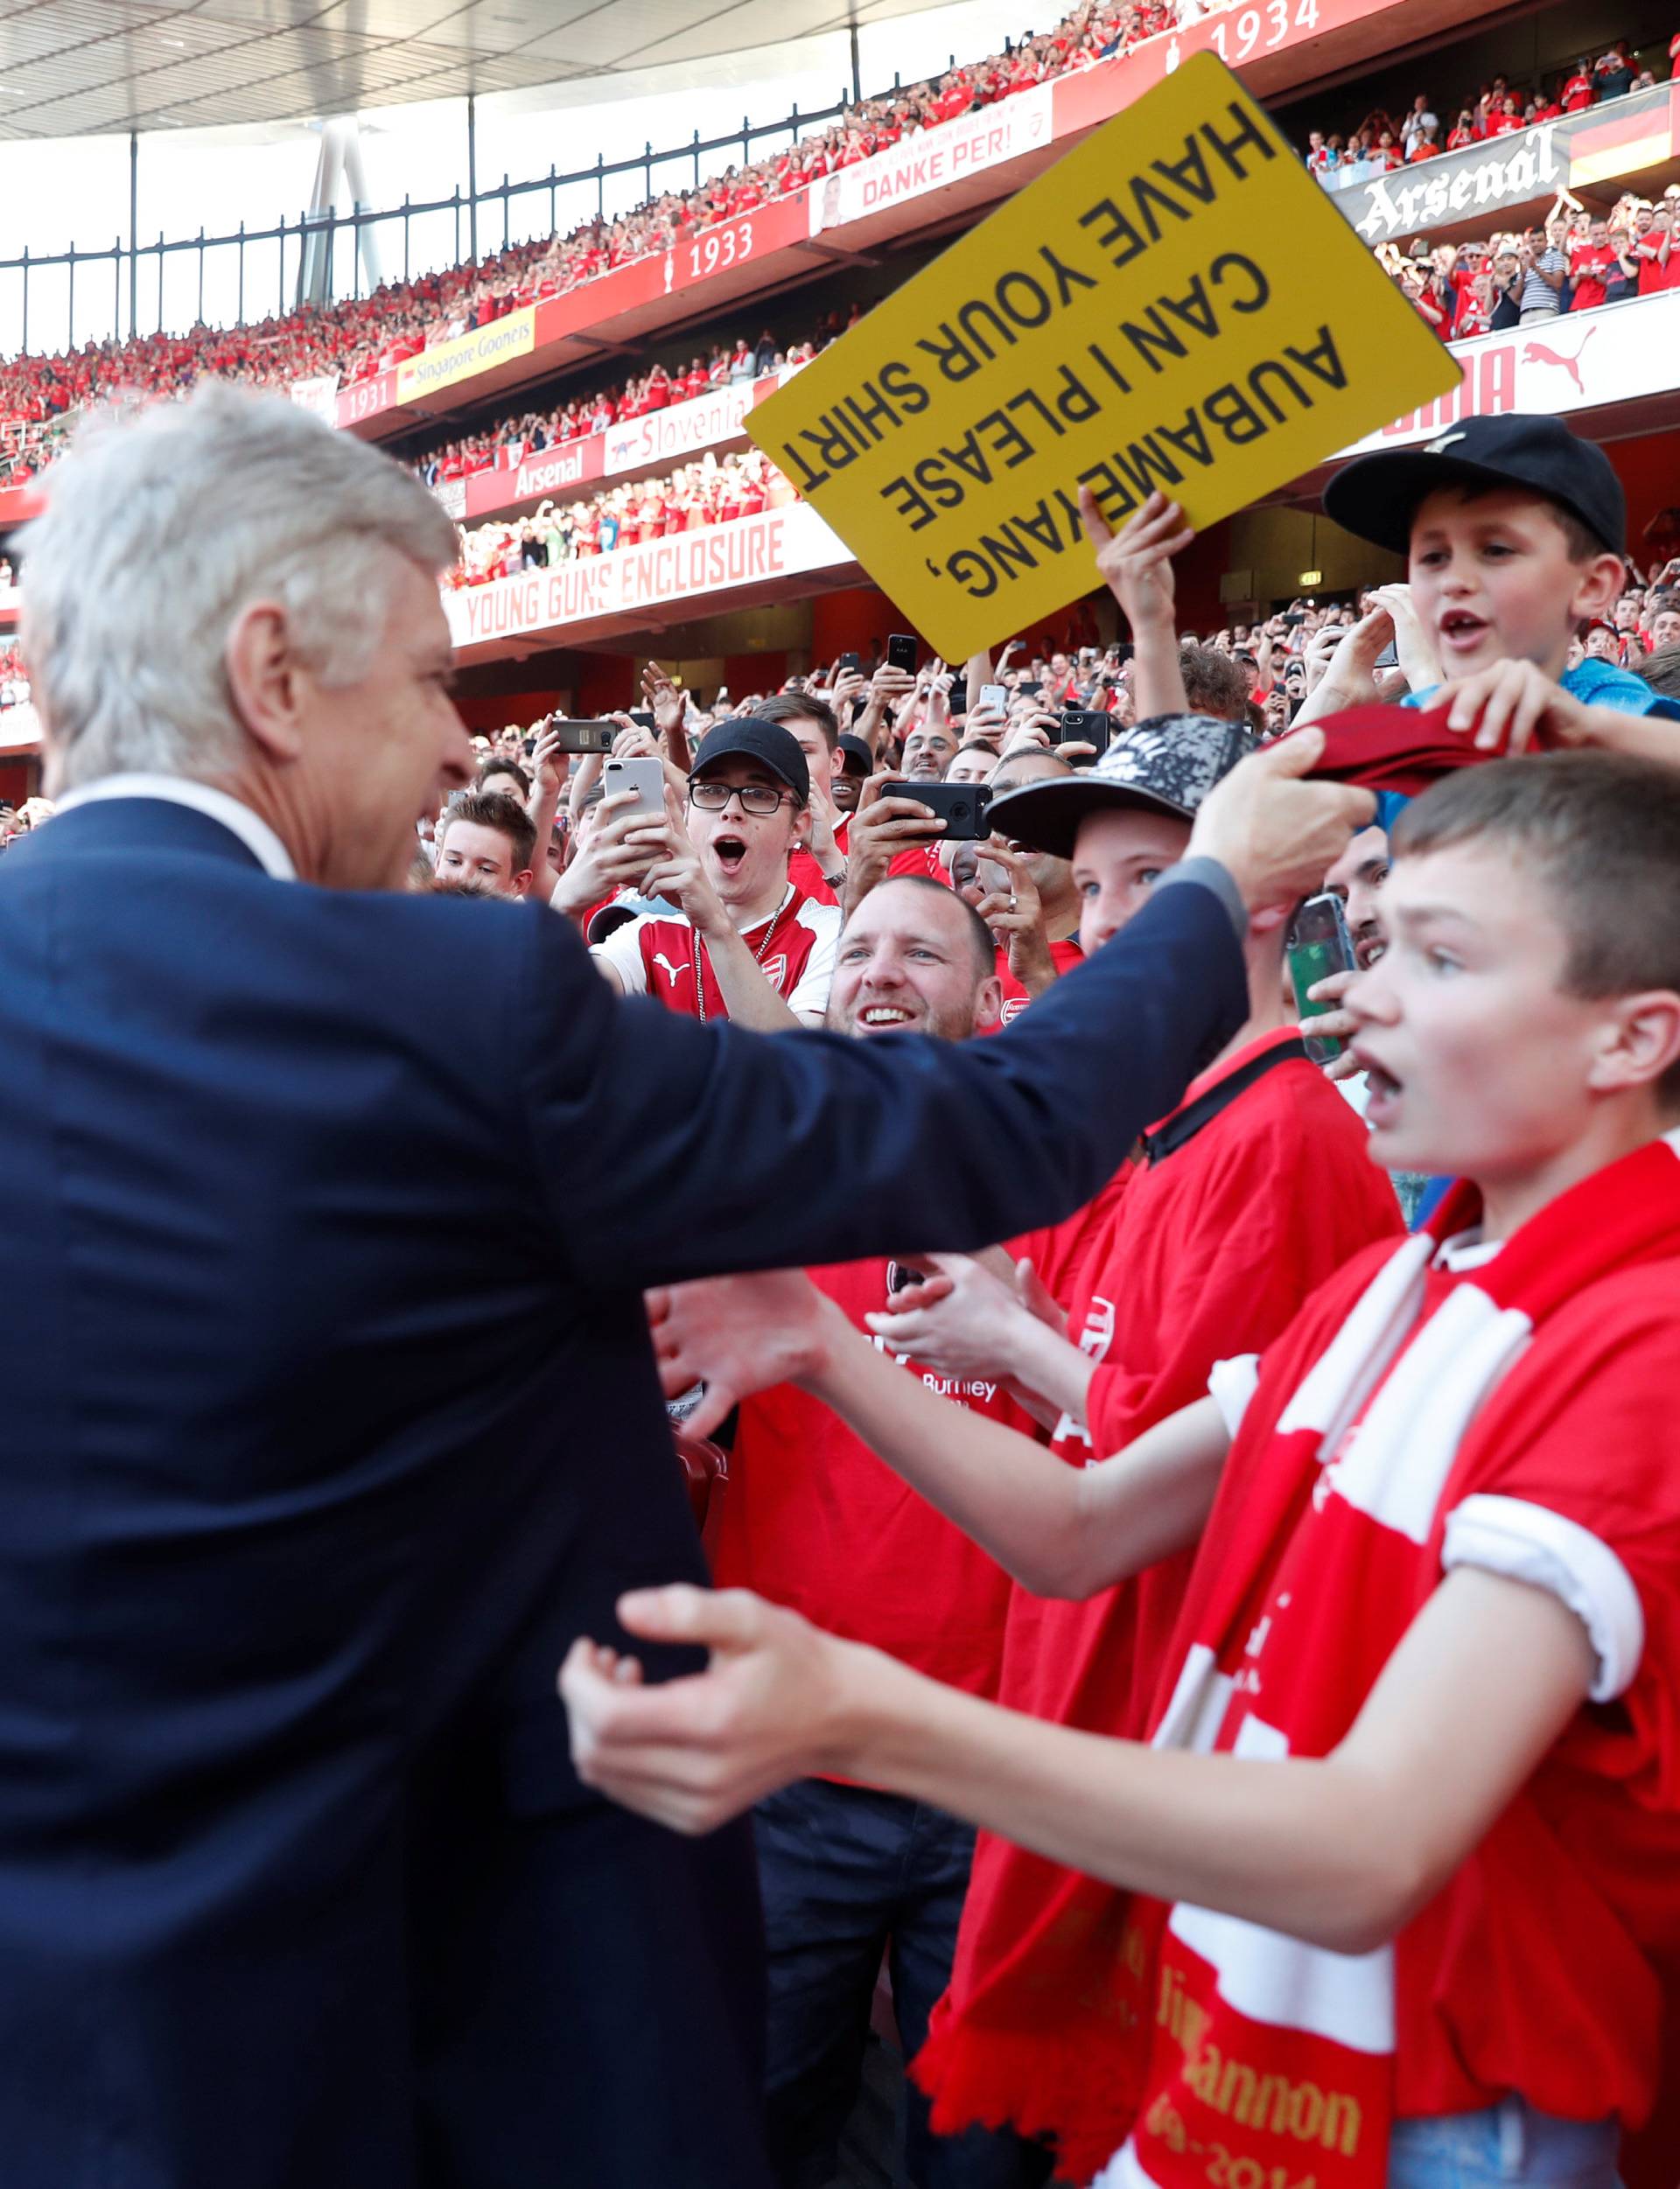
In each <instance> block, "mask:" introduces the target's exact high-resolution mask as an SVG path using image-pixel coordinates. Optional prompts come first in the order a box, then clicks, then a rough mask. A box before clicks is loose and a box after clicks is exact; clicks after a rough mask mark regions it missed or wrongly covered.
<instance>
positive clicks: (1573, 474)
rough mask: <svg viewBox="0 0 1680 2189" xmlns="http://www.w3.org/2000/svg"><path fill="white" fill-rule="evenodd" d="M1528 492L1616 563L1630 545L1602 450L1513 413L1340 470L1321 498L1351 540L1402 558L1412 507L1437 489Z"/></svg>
mask: <svg viewBox="0 0 1680 2189" xmlns="http://www.w3.org/2000/svg"><path fill="white" fill-rule="evenodd" d="M1455 485H1460V486H1526V487H1528V488H1529V490H1530V492H1531V493H1537V494H1543V495H1544V497H1545V499H1546V500H1548V501H1550V502H1555V503H1556V504H1557V506H1558V508H1560V509H1566V510H1567V511H1568V512H1569V514H1571V516H1572V517H1579V519H1580V521H1581V522H1582V523H1583V524H1584V525H1585V526H1586V528H1587V530H1588V531H1589V532H1591V533H1592V535H1593V537H1594V538H1595V539H1596V540H1599V541H1601V542H1603V544H1604V546H1605V547H1606V548H1607V549H1608V550H1609V551H1610V553H1611V554H1612V555H1620V554H1621V552H1622V551H1623V548H1624V546H1625V543H1626V541H1627V537H1628V503H1627V498H1626V496H1625V495H1624V494H1623V493H1622V491H1621V480H1620V479H1618V478H1617V477H1616V473H1615V467H1614V465H1612V463H1611V461H1610V459H1609V458H1608V457H1607V455H1606V454H1605V452H1604V451H1603V450H1602V449H1601V448H1599V447H1597V446H1596V445H1595V444H1593V442H1591V441H1583V440H1581V439H1580V438H1579V436H1577V435H1575V434H1573V433H1572V432H1571V431H1570V430H1569V428H1568V427H1567V426H1566V425H1565V423H1564V421H1563V420H1562V419H1561V418H1543V417H1535V416H1530V415H1529V414H1527V413H1525V412H1521V411H1519V412H1516V413H1515V414H1513V415H1512V416H1509V417H1505V418H1464V419H1460V422H1459V423H1458V424H1457V425H1455V426H1452V427H1449V428H1448V430H1446V432H1445V433H1438V434H1437V435H1436V437H1435V438H1434V439H1433V440H1432V441H1425V443H1424V444H1423V446H1422V447H1421V448H1410V449H1379V450H1378V451H1377V452H1376V454H1375V455H1373V456H1357V457H1355V458H1354V460H1353V462H1352V463H1351V464H1344V465H1342V467H1341V470H1340V471H1339V472H1337V473H1336V475H1335V477H1334V479H1332V480H1331V481H1330V483H1329V485H1328V486H1327V487H1326V488H1325V490H1324V513H1325V514H1326V516H1327V517H1330V518H1332V519H1333V520H1334V521H1335V522H1336V523H1337V524H1339V525H1341V528H1342V529H1343V530H1344V531H1346V532H1351V533H1353V534H1354V535H1355V536H1356V537H1357V538H1359V539H1362V540H1369V541H1372V542H1374V543H1375V544H1376V546H1378V547H1384V548H1389V549H1392V550H1393V552H1394V553H1395V554H1397V555H1404V553H1405V552H1406V550H1407V549H1408V547H1409V546H1410V545H1411V521H1412V519H1413V518H1414V517H1415V516H1416V515H1417V514H1418V505H1419V503H1420V502H1422V501H1423V500H1425V497H1426V496H1428V495H1430V494H1432V493H1434V492H1435V490H1436V488H1437V487H1438V486H1455Z"/></svg>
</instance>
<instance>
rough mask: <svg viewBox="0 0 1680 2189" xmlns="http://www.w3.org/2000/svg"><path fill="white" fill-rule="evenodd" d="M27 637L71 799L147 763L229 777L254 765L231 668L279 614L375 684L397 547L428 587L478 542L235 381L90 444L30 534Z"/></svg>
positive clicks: (346, 441) (302, 417)
mask: <svg viewBox="0 0 1680 2189" xmlns="http://www.w3.org/2000/svg"><path fill="white" fill-rule="evenodd" d="M23 543H24V549H25V567H24V574H23V580H22V591H23V619H22V620H23V642H24V647H25V658H26V659H27V661H28V662H29V666H30V675H31V682H32V683H33V686H34V692H35V699H36V703H37V706H38V710H39V712H40V716H41V721H42V725H43V731H44V735H45V743H46V745H47V746H48V750H49V752H50V753H51V756H52V775H53V787H54V789H55V790H56V791H58V792H64V791H68V790H72V789H74V788H75V787H77V786H78V785H79V784H83V783H91V782H95V781H96V780H98V779H99V778H100V777H101V776H104V775H109V774H113V773H122V772H124V771H127V770H130V769H138V770H144V771H146V772H148V773H160V774H165V775H183V776H194V777H200V778H204V777H214V776H216V775H219V774H222V773H227V772H228V771H229V770H230V769H231V768H233V767H234V766H236V765H237V763H238V761H239V760H240V759H241V758H242V751H243V745H244V731H243V730H242V726H241V724H240V721H239V717H238V716H237V714H236V712H235V706H234V700H233V695H232V692H231V691H230V689H229V687H228V675H227V670H226V666H225V660H224V654H225V649H226V646H227V641H228V632H229V630H230V629H231V627H232V625H233V623H234V620H235V618H236V616H237V615H238V613H239V612H240V610H241V609H242V608H243V607H244V606H246V605H247V604H248V603H249V602H251V601H254V600H273V601H276V602H277V603H278V604H279V605H280V606H281V607H282V608H283V610H284V611H285V614H286V619H287V623H288V625H289V626H290V630H291V633H292V636H293V640H294V643H295V644H296V645H297V647H298V648H299V651H300V654H301V658H302V659H304V661H306V662H307V663H308V664H309V666H310V667H311V668H313V669H314V670H315V671H316V673H317V674H318V675H319V676H320V677H321V678H322V680H323V681H324V682H328V683H331V684H333V685H339V686H342V685H345V684H353V683H354V682H356V681H357V680H358V679H359V678H360V677H361V676H363V675H366V674H367V668H368V665H369V663H370V662H371V661H372V659H373V656H374V653H375V652H376V651H377V649H378V647H379V643H380V641H381V638H382V637H383V635H384V630H385V623H386V618H387V615H388V605H389V595H390V589H391V582H392V580H393V578H394V577H395V570H394V566H393V564H392V563H391V559H390V555H391V551H393V550H394V551H395V553H396V554H397V555H400V556H404V557H406V559H407V560H408V561H409V563H415V564H417V565H418V566H419V567H420V568H421V569H422V570H425V571H426V572H427V573H428V574H436V573H437V572H440V571H442V570H446V569H448V568H449V567H450V566H451V564H452V563H453V562H454V561H455V558H456V556H457V553H458V541H457V539H456V536H455V528H454V527H453V525H451V522H450V521H449V518H448V517H447V516H446V515H445V514H444V510H443V508H442V507H441V505H440V504H439V503H438V502H437V500H435V499H434V497H433V496H432V495H431V494H430V493H429V492H428V491H427V490H426V488H425V487H423V486H421V485H420V483H419V481H418V480H417V479H414V478H412V477H411V476H410V475H409V473H408V472H404V471H402V470H400V469H399V468H398V466H397V465H395V464H394V463H393V462H392V461H391V459H390V458H389V457H388V456H383V455H381V453H380V452H379V451H378V450H376V449H374V448H371V447H369V446H367V444H365V443H363V442H360V441H358V440H356V439H355V438H354V437H353V436H352V435H350V434H347V433H339V432H336V431H334V430H333V429H332V428H331V427H330V426H326V425H324V424H322V423H321V422H320V421H319V420H318V419H317V418H314V417H311V415H310V414H309V412H308V411H306V410H304V409H300V408H299V407H298V406H297V405H296V404H294V403H291V402H288V401H286V400H285V398H284V397H283V396H276V395H250V394H248V393H246V392H244V391H242V390H240V389H237V388H230V387H228V386H226V385H224V384H221V383H219V382H214V381H212V382H209V383H207V384H206V385H205V386H203V387H201V388H200V389H199V390H198V391H197V392H196V393H195V394H194V395H193V396H192V397H191V398H190V400H189V401H187V402H183V403H157V404H153V405H152V406H151V407H150V408H149V409H145V410H144V411H143V412H141V414H140V415H139V416H138V417H137V418H136V419H134V420H133V421H132V422H130V423H123V422H121V421H119V420H117V419H116V418H115V417H111V416H106V417H102V418H99V419H96V420H95V421H93V422H92V423H90V424H89V425H88V427H86V428H84V430H82V431H81V433H80V434H78V436H77V437H76V444H75V446H74V448H73V451H71V453H70V455H69V456H68V457H66V459H65V460H64V462H63V463H61V464H59V465H56V466H55V467H54V468H53V470H52V472H51V473H50V474H49V476H48V479H47V506H46V511H45V514H44V515H43V516H41V517H38V519H37V520H36V521H34V522H33V523H32V524H31V526H30V527H29V528H28V529H27V531H26V532H25V535H24V542H23Z"/></svg>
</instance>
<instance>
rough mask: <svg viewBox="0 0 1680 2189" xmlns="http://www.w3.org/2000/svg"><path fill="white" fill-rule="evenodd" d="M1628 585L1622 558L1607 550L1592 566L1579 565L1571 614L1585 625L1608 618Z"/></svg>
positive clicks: (1596, 558) (1570, 608)
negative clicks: (1593, 620)
mask: <svg viewBox="0 0 1680 2189" xmlns="http://www.w3.org/2000/svg"><path fill="white" fill-rule="evenodd" d="M1627 582H1628V575H1627V572H1626V571H1625V570H1623V569H1622V567H1621V556H1619V555H1611V554H1609V553H1608V552H1606V553H1605V554H1603V555H1595V556H1593V560H1592V561H1591V562H1590V563H1578V564H1577V565H1576V578H1575V591H1574V593H1573V594H1572V597H1571V599H1570V604H1569V612H1570V613H1571V615H1572V616H1573V617H1574V618H1575V619H1577V621H1578V622H1586V620H1587V619H1589V618H1591V617H1593V616H1604V617H1607V618H1608V617H1609V616H1610V614H1611V612H1612V611H1613V610H1614V607H1615V605H1616V603H1617V601H1618V600H1619V599H1620V598H1621V591H1622V588H1623V587H1624V586H1625V585H1626V584H1627Z"/></svg>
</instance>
